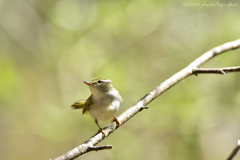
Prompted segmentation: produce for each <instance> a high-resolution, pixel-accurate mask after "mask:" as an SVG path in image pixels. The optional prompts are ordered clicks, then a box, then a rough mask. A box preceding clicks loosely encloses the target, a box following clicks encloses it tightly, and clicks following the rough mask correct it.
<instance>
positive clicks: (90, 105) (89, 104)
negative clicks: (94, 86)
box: [82, 95, 92, 114]
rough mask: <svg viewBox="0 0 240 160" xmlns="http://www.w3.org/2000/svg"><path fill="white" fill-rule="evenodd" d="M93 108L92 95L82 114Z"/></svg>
mask: <svg viewBox="0 0 240 160" xmlns="http://www.w3.org/2000/svg"><path fill="white" fill-rule="evenodd" d="M91 107H92V95H91V96H90V97H89V98H88V99H87V101H86V102H85V105H84V107H83V110H82V114H84V113H85V112H86V111H88V110H89V109H90V108H91Z"/></svg>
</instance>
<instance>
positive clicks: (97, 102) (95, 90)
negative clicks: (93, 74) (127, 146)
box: [71, 78, 123, 137]
mask: <svg viewBox="0 0 240 160" xmlns="http://www.w3.org/2000/svg"><path fill="white" fill-rule="evenodd" d="M84 83H85V84H87V85H88V86H89V88H90V90H91V92H92V94H91V96H90V97H89V98H88V99H87V100H85V99H81V100H79V101H77V102H75V103H74V104H73V105H72V106H71V107H72V108H73V109H82V114H85V113H86V114H90V115H91V116H92V117H93V118H94V120H95V123H96V124H97V126H98V127H99V132H102V133H103V134H104V135H105V137H106V133H105V131H104V130H103V129H102V128H101V127H100V126H99V124H98V120H102V121H106V120H108V119H110V118H111V117H113V118H114V119H113V120H112V121H114V120H115V121H117V122H118V124H119V127H120V126H121V123H120V122H119V121H118V119H117V118H116V117H114V114H115V113H116V112H117V111H118V109H119V107H120V103H121V102H122V101H123V100H122V97H121V95H120V94H119V92H118V91H117V90H116V89H115V88H114V87H113V85H112V81H111V80H110V79H102V78H96V79H92V80H91V81H84Z"/></svg>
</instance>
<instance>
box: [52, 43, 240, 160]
mask: <svg viewBox="0 0 240 160" xmlns="http://www.w3.org/2000/svg"><path fill="white" fill-rule="evenodd" d="M239 47H240V39H238V40H236V41H232V42H228V43H225V44H223V45H220V46H218V47H216V48H213V49H211V50H209V51H208V52H206V53H204V54H203V55H202V56H200V57H199V58H197V59H196V60H195V61H194V62H192V63H191V64H190V65H188V66H187V67H186V68H184V69H183V70H181V71H179V72H178V73H176V74H175V75H173V76H172V77H170V78H169V79H167V80H166V81H164V82H163V83H161V84H159V85H158V86H157V87H156V88H154V89H153V90H152V91H151V92H149V93H148V94H146V95H145V96H144V97H143V98H141V99H140V100H139V101H138V102H137V103H135V104H134V105H133V106H132V107H130V108H129V109H128V110H126V111H125V112H124V113H122V114H121V115H120V116H119V117H117V118H118V120H119V121H120V122H121V124H124V123H125V122H127V121H128V120H129V119H130V118H131V117H133V116H134V115H136V114H137V113H138V112H139V111H141V110H142V107H143V106H147V105H148V104H149V103H150V102H151V101H153V100H154V99H155V98H157V97H158V96H159V95H161V94H162V93H164V92H165V91H167V90H168V89H169V88H171V87H172V86H174V85H175V84H177V83H178V82H180V81H182V80H183V79H185V78H186V77H188V76H189V75H192V74H193V71H194V70H195V69H196V68H197V67H199V66H200V65H202V64H203V63H205V62H207V61H208V60H210V59H212V58H213V57H215V56H217V55H219V54H221V53H223V52H226V51H229V50H233V49H236V48H239ZM117 128H118V124H117V122H115V121H113V122H111V123H110V124H109V125H108V126H106V127H105V128H104V130H105V133H106V136H108V135H110V134H111V133H113V132H114V131H115V130H116V129H117ZM104 138H105V137H104V135H103V133H102V132H99V133H97V134H95V135H94V136H92V137H91V138H90V139H89V140H87V141H86V142H84V143H83V144H81V145H79V146H78V147H76V148H74V149H73V150H71V151H69V152H67V153H65V154H63V155H62V156H60V157H58V158H56V159H55V160H70V159H74V158H76V157H78V156H80V155H82V154H84V153H86V152H87V151H88V149H89V148H91V146H95V145H96V144H98V143H99V142H101V141H102V140H103V139H104Z"/></svg>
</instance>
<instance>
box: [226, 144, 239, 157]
mask: <svg viewBox="0 0 240 160" xmlns="http://www.w3.org/2000/svg"><path fill="white" fill-rule="evenodd" d="M239 149H240V140H238V141H237V146H236V147H235V148H234V149H233V151H232V153H231V154H230V155H229V157H228V158H227V160H232V159H233V158H234V157H235V156H236V154H237V152H238V151H239Z"/></svg>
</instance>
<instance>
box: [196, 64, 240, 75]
mask: <svg viewBox="0 0 240 160" xmlns="http://www.w3.org/2000/svg"><path fill="white" fill-rule="evenodd" d="M229 72H240V66H237V67H227V68H195V69H194V70H193V74H195V75H198V74H206V73H211V74H212V73H215V74H227V73H229Z"/></svg>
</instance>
